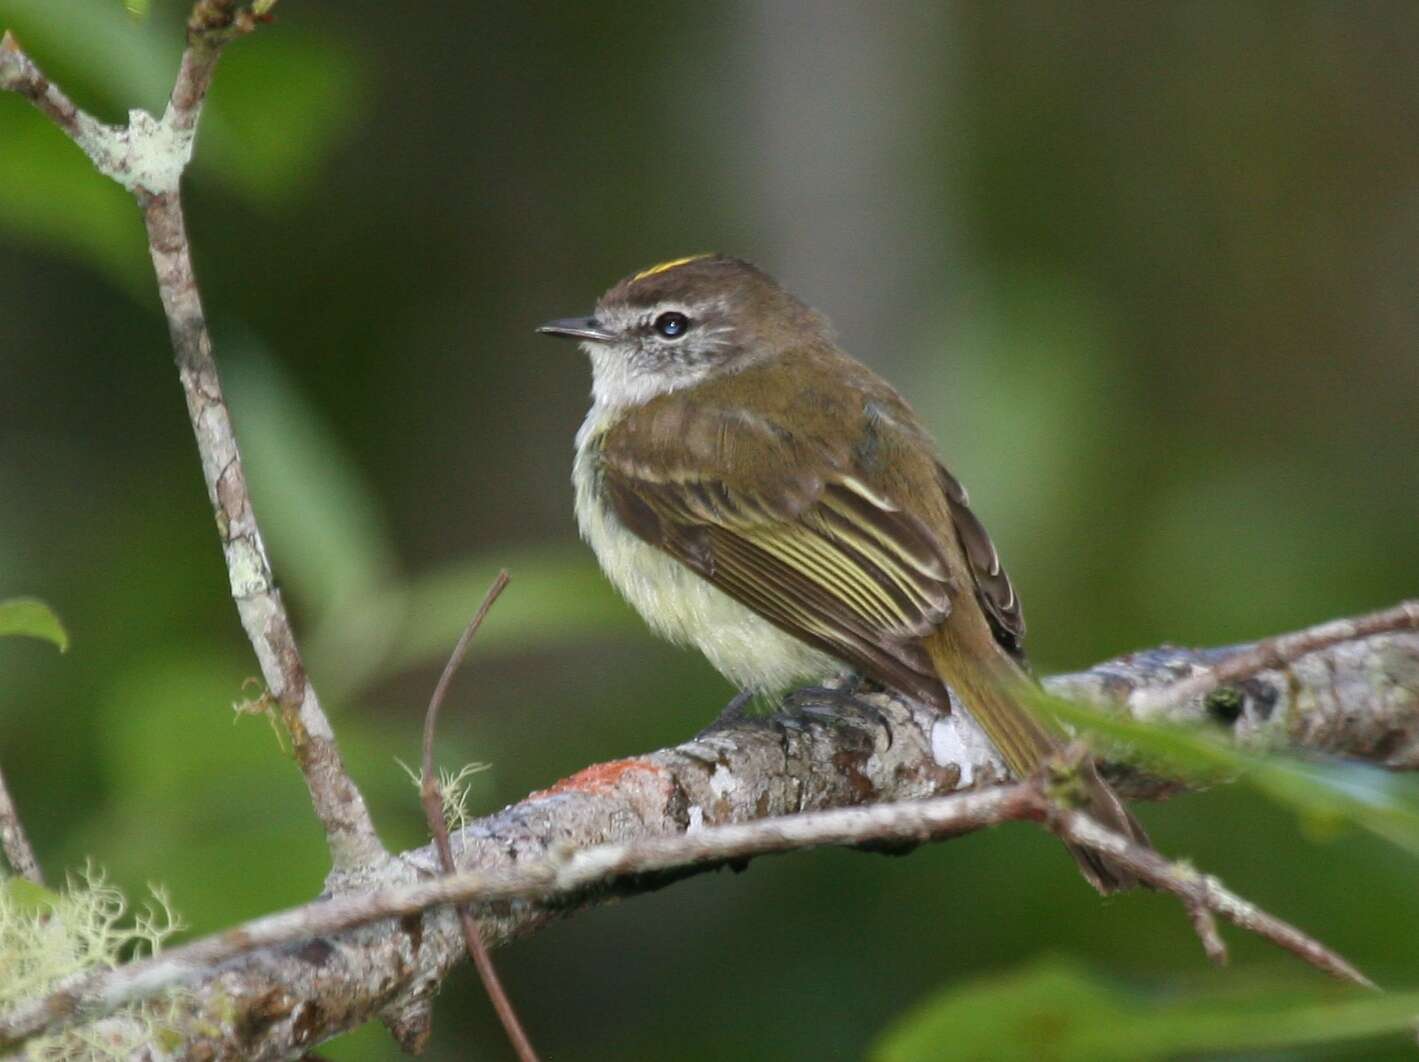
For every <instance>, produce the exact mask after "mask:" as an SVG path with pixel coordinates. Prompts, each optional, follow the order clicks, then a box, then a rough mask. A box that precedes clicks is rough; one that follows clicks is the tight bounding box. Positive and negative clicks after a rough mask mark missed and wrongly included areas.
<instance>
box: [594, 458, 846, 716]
mask: <svg viewBox="0 0 1419 1062" xmlns="http://www.w3.org/2000/svg"><path fill="white" fill-rule="evenodd" d="M592 460H593V458H592V457H591V455H590V453H589V451H588V448H587V447H586V446H585V445H582V446H580V447H579V448H578V451H577V456H576V464H575V466H574V468H573V472H572V482H573V484H574V486H575V487H576V518H577V524H578V525H579V526H580V528H581V535H582V537H583V538H584V539H586V541H587V542H588V543H589V544H590V546H591V548H592V550H593V551H594V552H595V553H596V558H597V560H599V561H600V562H601V570H602V571H603V572H605V573H606V577H607V578H608V579H610V580H611V583H612V585H614V586H615V587H616V589H617V590H619V591H620V592H621V595H622V596H623V597H624V598H625V599H626V600H627V601H629V602H630V603H631V605H632V606H633V607H634V608H635V610H636V611H637V612H639V613H640V614H641V616H643V617H644V618H645V621H646V622H647V623H648V624H650V626H651V627H652V628H653V629H654V630H655V631H656V632H657V633H659V634H660V635H662V636H664V637H665V638H668V639H670V641H672V642H675V643H677V644H680V645H693V646H694V647H695V648H697V649H698V650H699V651H700V652H702V653H704V655H705V656H706V658H708V660H709V662H710V663H711V664H713V665H714V667H715V669H716V670H718V671H719V673H720V674H722V675H723V676H724V677H725V678H727V679H728V680H729V681H730V682H732V683H734V685H735V686H736V687H738V688H739V689H752V690H755V691H758V692H764V693H774V692H778V691H780V690H784V689H788V688H789V687H791V686H794V685H797V684H801V683H803V682H814V681H822V680H823V679H826V678H829V677H830V676H832V675H835V674H838V673H840V672H843V671H845V670H847V667H846V666H845V665H844V664H842V663H840V662H839V661H837V660H835V659H834V658H833V657H831V656H829V655H827V654H826V653H823V652H820V651H819V650H817V649H814V648H812V647H811V646H808V645H805V644H804V643H803V642H800V641H799V640H798V639H797V638H794V637H793V636H792V635H789V634H787V633H785V632H784V631H781V630H780V629H779V628H778V627H775V626H774V625H773V624H772V623H770V622H769V621H768V620H766V619H764V618H762V617H761V616H759V615H758V613H756V612H753V611H752V610H750V609H748V608H746V607H745V606H743V605H741V604H740V603H739V602H737V601H735V600H734V599H733V598H732V597H730V596H729V595H727V594H725V593H724V592H723V591H721V590H718V589H716V588H715V587H714V586H712V585H711V584H710V583H708V582H706V581H705V580H704V579H702V578H700V576H698V575H696V574H695V573H694V572H692V571H691V570H690V569H689V568H686V567H685V566H684V565H683V564H681V563H680V562H679V561H677V560H675V559H674V558H672V557H671V556H669V555H668V554H666V553H663V552H661V551H660V550H659V549H656V548H655V547H654V546H651V545H647V544H646V543H645V542H643V541H641V540H640V539H639V538H637V537H636V536H635V535H633V534H632V533H631V532H630V531H628V530H626V528H625V527H624V526H623V525H622V524H621V522H620V521H619V520H617V519H616V517H615V515H614V514H612V513H611V512H610V511H608V510H607V509H606V507H605V506H604V505H603V504H602V503H601V501H600V499H598V498H597V497H596V496H595V491H594V488H593V484H594V482H595V478H594V476H593V471H592V467H591V462H592Z"/></svg>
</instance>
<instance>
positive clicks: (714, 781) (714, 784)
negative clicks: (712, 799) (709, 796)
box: [709, 763, 739, 799]
mask: <svg viewBox="0 0 1419 1062" xmlns="http://www.w3.org/2000/svg"><path fill="white" fill-rule="evenodd" d="M709 784H710V792H712V793H714V795H715V796H717V797H719V798H721V799H724V798H725V797H727V796H729V795H730V794H731V793H733V792H734V790H735V789H736V788H738V786H739V779H737V778H735V777H734V772H733V771H731V770H730V769H729V768H727V767H726V766H724V764H722V763H717V764H715V765H714V774H712V775H710V780H709Z"/></svg>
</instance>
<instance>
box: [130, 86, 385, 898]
mask: <svg viewBox="0 0 1419 1062" xmlns="http://www.w3.org/2000/svg"><path fill="white" fill-rule="evenodd" d="M184 69H186V64H184ZM175 95H176V94H175ZM139 202H140V204H141V206H142V208H143V222H144V224H145V225H146V226H147V230H148V243H149V249H150V250H151V252H152V257H153V269H154V271H155V273H156V274H157V279H158V293H159V295H160V296H161V297H162V303H163V311H164V312H165V313H166V314H167V320H168V331H169V333H170V334H171V337H172V345H173V351H174V353H175V355H176V359H177V369H178V378H179V380H180V381H181V383H182V390H183V394H184V395H185V396H186V398H187V413H188V416H189V418H190V419H191V421H192V430H193V433H194V435H195V436H196V439H197V450H198V453H199V454H200V455H201V459H202V478H203V479H204V480H205V481H206V484H207V498H208V500H209V501H210V502H211V503H212V508H213V510H214V511H215V514H216V518H217V534H218V536H219V537H220V538H221V541H222V552H223V554H224V555H225V557H226V562H227V573H228V575H229V577H230V581H231V592H232V599H233V600H234V601H235V602H236V606H237V612H238V614H239V615H240V617H241V625H242V628H243V629H244V630H245V631H246V636H247V638H248V639H250V641H251V645H252V648H253V649H255V650H256V659H257V662H258V663H259V664H260V667H261V675H262V678H263V680H264V681H265V683H266V687H267V689H268V690H270V692H271V694H272V696H274V697H275V698H276V701H277V703H278V704H279V705H280V707H281V716H282V719H283V720H284V721H285V724H286V729H287V730H288V731H289V732H290V735H291V746H292V749H293V751H294V753H295V757H296V762H297V763H298V764H299V765H300V768H301V771H302V773H303V774H304V775H305V779H306V786H307V788H308V789H309V791H310V798H311V802H312V804H313V805H314V807H315V813H316V815H317V816H318V817H319V818H320V821H321V824H322V825H323V826H324V827H325V834H326V840H327V841H328V842H329V845H330V854H331V858H332V860H333V862H334V866H335V868H336V869H337V870H341V869H347V868H350V867H353V866H358V865H361V864H366V863H370V862H375V861H378V860H379V859H381V858H382V857H383V856H384V848H383V846H382V845H381V844H380V841H379V838H378V835H377V834H376V833H375V829H374V822H373V820H372V819H371V818H370V814H369V810H368V808H367V807H366V806H365V801H364V797H363V796H362V795H361V794H360V791H359V789H358V788H357V787H356V786H355V783H354V781H353V780H352V779H351V778H350V776H349V774H348V773H347V772H346V770H345V767H344V763H343V762H342V760H341V757H340V751H339V749H338V747H337V746H336V744H335V734H334V731H333V730H332V729H331V727H330V722H329V720H328V719H327V718H326V716H325V712H324V711H323V710H322V709H321V707H320V701H319V699H318V698H317V697H316V693H315V687H314V686H312V685H311V682H310V680H309V678H308V677H307V676H306V672H305V665H304V663H303V662H302V660H301V654H300V649H299V648H298V647H297V645H296V638H295V632H294V631H293V630H292V628H291V622H290V618H289V616H288V615H287V613H286V609H285V605H284V604H283V603H282V601H281V594H280V591H279V590H278V589H277V588H276V584H275V579H274V578H273V576H272V574H271V562H270V560H269V559H268V558H267V555H266V547H265V544H264V543H263V542H262V538H261V530H260V528H259V527H258V526H257V523H256V515H255V513H254V512H253V510H252V506H251V496H250V494H249V493H248V491H247V485H246V471H245V469H244V468H243V466H242V461H241V453H240V452H239V451H238V449H237V442H236V436H235V434H234V433H233V431H232V422H231V415H230V413H229V412H228V410H227V403H226V398H225V397H224V395H223V393H222V385H221V380H220V378H219V377H218V374H217V363H216V361H215V360H214V359H213V357H212V340H211V336H210V335H209V334H208V331H207V321H206V318H205V316H204V314H203V311H202V299H201V295H200V293H199V291H198V288H197V280H196V277H195V276H194V275H193V271H192V257H191V251H190V250H189V247H188V241H187V230H186V225H185V222H184V219H183V215H182V203H181V201H180V199H179V197H178V195H177V193H176V192H175V191H173V192H164V193H160V194H157V195H140V197H139Z"/></svg>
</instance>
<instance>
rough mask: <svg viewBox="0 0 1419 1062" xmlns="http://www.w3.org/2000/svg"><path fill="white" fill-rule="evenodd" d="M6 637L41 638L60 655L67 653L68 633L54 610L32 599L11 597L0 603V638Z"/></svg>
mask: <svg viewBox="0 0 1419 1062" xmlns="http://www.w3.org/2000/svg"><path fill="white" fill-rule="evenodd" d="M6 635H12V636H24V637H27V638H42V639H44V640H45V641H48V642H53V643H54V644H55V645H57V646H58V647H59V651H60V652H61V653H66V652H68V651H69V633H68V632H67V631H66V630H65V629H64V624H62V623H60V622H59V617H58V616H56V615H55V614H54V610H53V609H51V608H50V607H49V606H48V605H46V604H45V603H44V602H43V601H40V600H39V599H37V598H33V597H12V598H8V599H7V600H4V601H0V638H3V637H5V636H6Z"/></svg>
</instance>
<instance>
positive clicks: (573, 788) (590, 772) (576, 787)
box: [532, 759, 665, 798]
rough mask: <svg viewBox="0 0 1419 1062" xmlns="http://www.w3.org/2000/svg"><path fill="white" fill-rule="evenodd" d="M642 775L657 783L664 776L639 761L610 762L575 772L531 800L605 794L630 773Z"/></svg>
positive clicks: (651, 764)
mask: <svg viewBox="0 0 1419 1062" xmlns="http://www.w3.org/2000/svg"><path fill="white" fill-rule="evenodd" d="M633 772H634V773H642V774H645V775H648V776H649V777H650V778H653V779H655V780H656V781H659V780H660V779H661V777H662V776H663V775H664V774H665V770H664V768H662V767H657V766H655V764H653V763H649V762H647V761H646V760H640V759H627V760H611V761H609V762H608V763H597V764H593V765H592V766H590V767H587V768H585V769H584V770H580V771H577V772H576V774H573V775H571V776H569V777H567V778H563V779H562V780H561V781H560V782H555V783H553V784H552V785H551V786H549V787H548V788H546V789H540V790H538V791H537V792H535V793H533V794H532V798H536V797H546V796H555V795H556V794H558V793H597V794H600V793H607V792H610V791H611V790H613V789H615V788H617V787H618V786H621V785H623V784H624V782H625V778H626V776H627V775H628V774H631V773H633Z"/></svg>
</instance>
